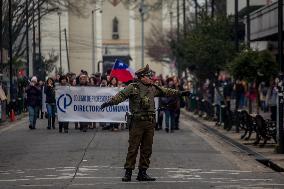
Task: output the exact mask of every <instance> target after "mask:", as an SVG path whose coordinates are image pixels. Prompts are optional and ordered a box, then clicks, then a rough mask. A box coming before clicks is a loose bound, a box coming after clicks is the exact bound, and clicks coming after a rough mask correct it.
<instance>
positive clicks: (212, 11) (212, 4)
mask: <svg viewBox="0 0 284 189" xmlns="http://www.w3.org/2000/svg"><path fill="white" fill-rule="evenodd" d="M214 14H215V0H211V17H212V18H213V17H214Z"/></svg>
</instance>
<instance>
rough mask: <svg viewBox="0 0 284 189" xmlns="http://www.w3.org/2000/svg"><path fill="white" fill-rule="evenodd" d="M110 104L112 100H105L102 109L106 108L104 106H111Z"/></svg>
mask: <svg viewBox="0 0 284 189" xmlns="http://www.w3.org/2000/svg"><path fill="white" fill-rule="evenodd" d="M110 105H111V103H110V102H104V103H103V104H102V105H101V110H102V109H104V108H106V107H108V106H110Z"/></svg>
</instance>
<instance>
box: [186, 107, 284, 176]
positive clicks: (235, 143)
mask: <svg viewBox="0 0 284 189" xmlns="http://www.w3.org/2000/svg"><path fill="white" fill-rule="evenodd" d="M182 112H183V113H184V114H186V115H187V116H189V118H190V119H191V120H193V121H195V122H197V123H199V124H200V125H202V126H203V129H205V130H207V131H208V132H209V133H212V134H214V135H217V136H218V137H220V138H221V139H222V140H223V141H224V142H226V143H227V144H230V145H231V146H233V147H235V148H238V149H239V150H241V151H242V152H244V153H246V154H247V155H248V156H252V157H253V158H254V159H255V160H256V161H258V162H260V163H262V164H263V165H265V166H267V167H269V168H271V169H272V170H274V171H276V172H284V168H283V167H281V166H279V165H277V164H276V163H275V162H273V161H272V160H271V159H268V158H266V157H264V156H263V155H261V154H260V153H258V152H256V151H254V150H252V149H251V148H249V147H247V146H245V145H243V144H241V143H239V142H238V141H236V140H233V139H231V138H229V137H227V136H226V135H224V134H222V133H220V132H219V131H218V130H217V129H214V128H212V127H211V126H209V125H207V124H205V123H204V122H202V120H200V119H198V118H196V117H194V116H193V115H191V114H190V113H189V112H186V111H182Z"/></svg>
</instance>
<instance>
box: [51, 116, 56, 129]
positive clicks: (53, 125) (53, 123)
mask: <svg viewBox="0 0 284 189" xmlns="http://www.w3.org/2000/svg"><path fill="white" fill-rule="evenodd" d="M52 128H53V129H55V117H52Z"/></svg>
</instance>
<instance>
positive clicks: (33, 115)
mask: <svg viewBox="0 0 284 189" xmlns="http://www.w3.org/2000/svg"><path fill="white" fill-rule="evenodd" d="M26 93H27V106H28V111H29V122H30V123H29V128H30V129H35V128H36V127H35V126H36V120H37V115H38V110H39V107H40V105H41V91H40V87H39V86H38V82H37V77H36V76H33V77H32V79H31V82H30V85H29V86H28V87H27V89H26Z"/></svg>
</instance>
